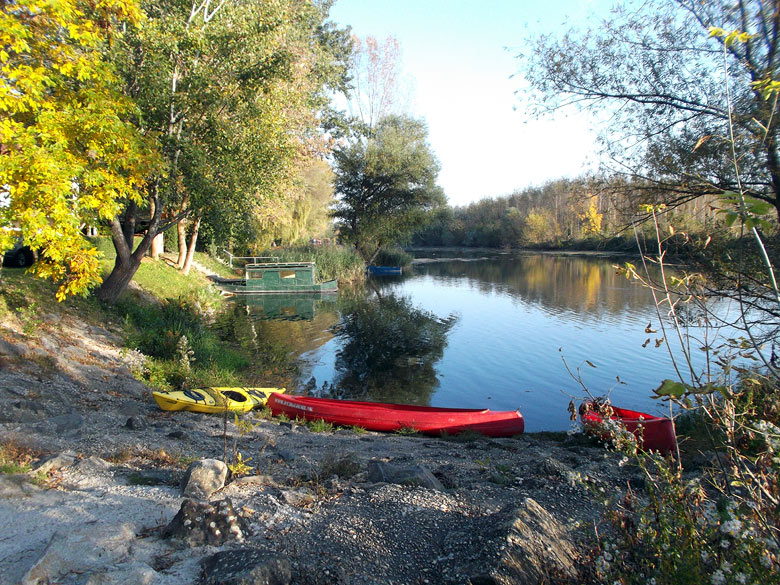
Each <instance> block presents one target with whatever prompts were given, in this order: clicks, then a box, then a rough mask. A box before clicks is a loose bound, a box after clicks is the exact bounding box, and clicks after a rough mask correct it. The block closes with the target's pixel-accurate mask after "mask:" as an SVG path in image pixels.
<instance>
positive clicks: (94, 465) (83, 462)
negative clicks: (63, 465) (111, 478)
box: [73, 456, 111, 475]
mask: <svg viewBox="0 0 780 585" xmlns="http://www.w3.org/2000/svg"><path fill="white" fill-rule="evenodd" d="M73 468H74V469H76V470H78V472H79V473H81V474H83V475H95V474H100V473H105V472H106V471H108V470H109V469H110V468H111V464H110V463H109V462H108V461H104V460H103V459H101V458H100V457H94V456H92V457H87V458H86V459H80V460H79V461H77V462H76V464H75V465H74V466H73Z"/></svg>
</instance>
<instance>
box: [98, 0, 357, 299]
mask: <svg viewBox="0 0 780 585" xmlns="http://www.w3.org/2000/svg"><path fill="white" fill-rule="evenodd" d="M145 9H146V11H147V13H148V15H149V20H148V22H147V23H146V26H144V28H143V29H142V30H141V31H139V32H138V33H137V34H135V35H128V36H127V37H126V38H125V39H124V42H123V45H122V46H121V47H119V50H118V51H117V63H118V66H119V67H120V70H121V72H122V75H123V78H124V80H125V83H126V91H127V93H128V95H130V96H132V97H133V99H135V100H136V102H137V103H138V105H139V108H140V110H141V113H142V115H141V116H139V117H138V119H137V123H138V125H139V128H141V129H142V131H143V132H145V133H151V134H156V135H158V136H160V139H161V142H162V144H163V148H164V152H165V155H166V171H165V173H157V174H155V175H153V176H151V177H150V178H149V180H148V188H147V189H146V190H145V192H144V197H145V198H144V201H143V203H138V202H135V201H132V200H128V201H127V202H126V205H125V210H124V213H123V215H122V217H121V218H118V219H116V220H114V221H112V222H111V233H112V240H113V243H114V247H115V248H116V250H117V260H116V264H115V266H114V269H113V271H112V272H111V274H110V275H109V277H108V278H107V279H106V281H105V282H104V283H103V286H102V287H101V288H100V290H99V291H98V294H99V296H100V297H101V298H103V299H105V300H108V301H112V300H114V299H116V298H117V296H118V295H119V294H120V293H121V292H122V290H124V288H125V286H126V285H127V283H128V282H129V281H130V279H131V278H132V276H133V274H134V273H135V271H136V270H137V268H138V266H139V265H140V262H141V259H142V257H143V256H144V255H145V254H146V252H147V250H148V249H149V247H150V245H151V242H152V240H153V239H154V237H155V236H156V235H157V234H158V233H160V232H161V231H164V230H166V229H169V228H170V227H172V226H174V225H177V224H178V223H179V222H180V220H182V219H188V220H190V221H191V222H192V223H191V228H190V229H192V228H195V227H197V226H199V224H200V222H201V221H203V220H204V219H205V218H209V219H211V220H212V221H215V222H217V223H220V224H223V225H226V226H232V227H235V226H236V225H239V224H242V223H243V224H249V223H251V222H252V221H254V217H255V215H256V214H257V213H258V212H261V211H263V209H264V208H265V207H266V205H267V203H269V202H270V203H273V202H274V201H275V199H276V198H277V197H278V196H279V195H280V194H284V193H286V192H288V191H289V189H290V188H291V184H292V178H293V176H294V166H295V163H296V161H297V160H298V159H299V157H300V156H301V154H302V151H304V150H305V149H307V148H308V147H309V146H310V141H311V139H312V138H313V137H316V132H315V128H316V125H317V120H316V118H315V116H314V111H315V110H316V108H317V107H318V106H320V105H321V104H323V103H324V91H325V88H326V86H329V85H337V84H338V83H340V79H341V78H342V76H343V74H344V71H345V65H342V64H340V63H341V62H342V61H343V59H344V58H346V49H343V47H344V46H345V44H346V42H347V37H346V33H342V31H339V30H338V29H334V28H333V27H332V26H331V25H329V24H328V23H327V22H326V21H325V19H326V16H327V4H323V5H320V4H315V3H313V2H311V1H309V0H282V1H279V2H263V1H261V0H222V1H219V2H216V1H212V0H193V1H192V2H187V1H184V0H154V1H152V0H149V1H148V2H147V3H146V5H145ZM147 218H148V219H147ZM139 220H142V221H143V222H144V226H143V227H144V228H146V229H145V235H144V237H143V238H142V239H141V241H140V242H139V243H138V245H137V246H136V245H134V239H133V234H134V233H135V231H136V223H137V222H138V221H139ZM182 227H184V226H182ZM212 227H213V226H212ZM182 231H185V230H182ZM183 235H185V234H183ZM191 237H192V238H193V239H195V238H196V237H197V230H194V229H193V231H192V233H191ZM193 248H194V246H192V245H191V246H190V248H189V249H190V251H189V252H188V253H189V254H191V250H192V249H193ZM181 249H182V251H183V252H184V250H185V249H184V247H183V246H182V248H181ZM185 263H186V257H185V258H183V259H182V258H180V264H181V265H182V266H184V264H185Z"/></svg>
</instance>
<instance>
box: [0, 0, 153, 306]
mask: <svg viewBox="0 0 780 585" xmlns="http://www.w3.org/2000/svg"><path fill="white" fill-rule="evenodd" d="M141 17H142V13H141V11H140V9H139V8H138V5H137V4H136V3H135V1H134V0H97V1H92V2H89V1H83V0H13V1H11V2H4V3H3V6H2V10H0V253H2V252H3V251H5V250H7V249H9V248H10V247H12V246H13V245H14V242H15V240H16V239H17V238H18V234H19V233H21V236H22V238H23V240H24V243H25V244H26V245H28V246H30V247H31V248H33V249H36V250H39V252H40V253H39V261H38V262H37V263H36V264H35V265H34V268H33V270H34V272H35V273H36V274H37V275H38V276H40V277H44V278H51V279H53V280H54V281H56V282H57V283H58V284H59V289H58V291H57V299H58V300H62V299H64V298H65V297H66V296H67V295H70V294H79V293H84V292H85V291H87V290H88V288H89V287H90V286H92V285H94V284H97V283H99V282H100V274H99V269H98V252H97V251H96V250H95V249H94V248H93V247H91V246H90V245H89V244H88V243H87V242H86V241H85V240H84V238H83V237H82V235H81V228H82V227H83V226H84V225H85V224H86V225H90V224H95V223H97V222H98V221H99V220H104V219H111V218H113V217H114V216H115V215H116V214H117V212H118V211H119V209H120V207H119V204H120V202H121V201H122V200H138V194H137V191H138V188H139V186H140V185H141V183H142V181H143V177H144V176H146V174H147V173H148V171H149V168H150V167H152V168H153V167H155V166H156V165H157V164H158V163H157V160H158V158H157V155H156V152H155V150H154V148H153V147H152V146H151V143H149V142H147V141H146V140H145V139H144V138H142V137H141V136H140V135H139V133H138V132H137V130H136V129H135V127H134V126H133V125H132V124H130V123H129V121H128V120H127V118H128V116H129V115H130V114H132V103H131V102H130V101H128V100H126V99H125V98H123V97H122V96H121V94H120V93H119V92H118V91H117V88H116V85H117V79H116V76H115V74H114V71H113V69H112V68H111V66H110V65H109V64H108V63H107V62H106V60H105V59H104V58H103V55H102V50H103V48H104V47H105V45H106V43H107V42H109V41H110V39H111V37H112V35H115V34H117V33H115V32H114V29H115V28H116V29H118V27H116V26H115V23H116V22H118V21H120V20H121V21H123V22H124V23H128V24H131V25H135V24H138V23H139V22H140V21H141Z"/></svg>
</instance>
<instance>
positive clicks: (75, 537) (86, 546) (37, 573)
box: [22, 524, 135, 585]
mask: <svg viewBox="0 0 780 585" xmlns="http://www.w3.org/2000/svg"><path fill="white" fill-rule="evenodd" d="M134 539H135V532H134V531H133V529H132V528H131V526H130V525H129V524H120V525H107V524H103V525H96V524H85V525H82V526H77V527H72V528H69V529H67V530H63V531H57V532H55V533H54V535H53V536H52V538H51V540H50V541H49V544H48V545H47V546H46V549H45V550H44V551H43V554H42V555H41V557H40V558H39V559H38V560H37V561H36V562H35V564H34V565H33V566H32V568H31V569H30V570H29V571H28V572H27V574H26V575H25V576H24V578H23V579H22V585H48V584H49V583H60V582H63V581H65V580H66V578H67V577H68V576H70V575H84V574H88V573H99V572H105V570H106V569H107V568H109V567H112V566H113V565H116V564H118V563H120V562H123V561H125V560H127V558H128V557H129V555H130V549H131V545H132V542H133V540H134Z"/></svg>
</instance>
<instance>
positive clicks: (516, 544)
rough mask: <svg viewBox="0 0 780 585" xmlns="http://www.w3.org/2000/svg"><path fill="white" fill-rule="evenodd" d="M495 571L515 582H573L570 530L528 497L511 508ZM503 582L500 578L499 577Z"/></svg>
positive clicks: (526, 584)
mask: <svg viewBox="0 0 780 585" xmlns="http://www.w3.org/2000/svg"><path fill="white" fill-rule="evenodd" d="M508 529H509V530H508V534H507V537H506V548H505V549H504V552H503V553H502V557H501V563H500V566H499V568H498V571H499V572H500V573H501V575H502V576H507V577H508V579H509V582H511V583H514V584H516V585H536V584H537V583H551V582H554V583H564V582H566V581H567V580H568V581H571V582H574V581H575V580H576V578H577V569H576V566H575V559H576V558H577V548H576V546H575V544H574V542H573V540H572V538H571V536H570V534H569V531H568V530H567V529H566V528H565V527H564V526H563V525H562V524H561V523H560V522H558V520H556V519H555V518H554V517H553V516H552V515H551V514H550V513H549V512H548V511H547V510H545V509H544V508H543V507H542V506H541V505H539V503H537V502H536V501H535V500H533V499H531V498H526V499H525V500H524V501H523V504H522V506H521V507H520V508H518V509H517V510H515V511H514V512H512V514H511V516H510V520H509V525H508ZM502 582H503V580H502Z"/></svg>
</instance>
